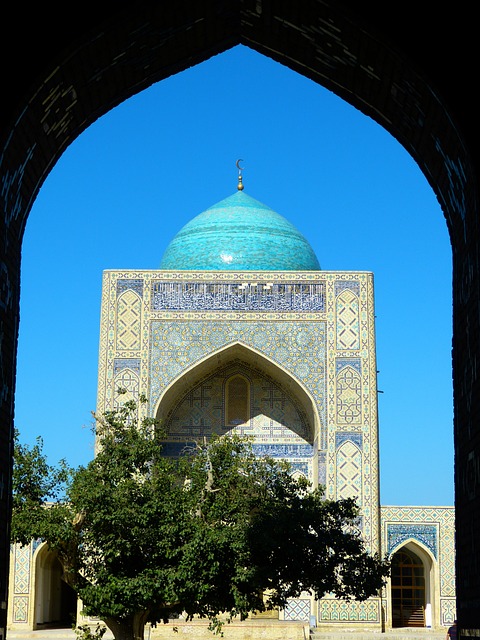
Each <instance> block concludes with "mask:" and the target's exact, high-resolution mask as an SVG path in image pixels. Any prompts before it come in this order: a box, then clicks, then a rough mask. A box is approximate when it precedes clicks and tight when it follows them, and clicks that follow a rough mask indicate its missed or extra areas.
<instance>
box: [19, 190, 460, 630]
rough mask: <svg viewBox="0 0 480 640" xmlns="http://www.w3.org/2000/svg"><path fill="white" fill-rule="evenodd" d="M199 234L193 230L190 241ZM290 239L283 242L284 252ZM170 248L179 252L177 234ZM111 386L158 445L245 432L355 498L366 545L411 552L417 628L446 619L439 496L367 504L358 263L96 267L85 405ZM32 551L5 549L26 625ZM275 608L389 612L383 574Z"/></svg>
mask: <svg viewBox="0 0 480 640" xmlns="http://www.w3.org/2000/svg"><path fill="white" fill-rule="evenodd" d="M239 198H240V199H241V198H245V196H244V195H242V196H238V197H237V198H236V200H238V199H239ZM236 200H235V201H236ZM242 201H243V200H242ZM246 202H247V207H250V208H251V207H255V217H256V219H257V220H258V215H259V212H260V214H261V215H263V214H264V213H265V212H264V210H262V209H258V208H257V207H256V205H257V204H259V203H256V201H253V200H251V199H248V200H246ZM252 202H253V203H254V204H253V205H252ZM227 213H229V212H227ZM237 213H238V212H237ZM265 215H267V216H269V215H270V213H269V212H267V214H265ZM275 215H276V214H275ZM265 220H269V218H268V219H267V218H263V221H265ZM209 224H210V226H211V223H209ZM201 231H202V233H203V232H204V229H203V227H202V229H201ZM302 242H303V240H302ZM188 246H190V245H188ZM209 246H210V243H209V240H208V238H207V239H206V241H205V242H204V243H203V247H204V250H208V247H209ZM297 247H298V245H293V244H292V245H290V248H291V249H292V251H291V257H292V263H295V260H296V258H295V256H296V254H297V253H298V248H297ZM189 251H190V249H189ZM202 255H203V254H202ZM262 255H263V254H262ZM175 256H176V258H175V259H176V260H177V261H178V262H180V263H181V262H182V260H183V258H182V253H181V245H180V248H179V247H178V246H177V248H176V253H175ZM232 256H234V254H233V253H232V255H229V256H227V257H228V258H232V260H233V257H232ZM260 257H261V258H262V256H260ZM187 258H188V260H190V255H189V254H188V255H187ZM204 259H205V260H207V258H204ZM269 259H270V258H269ZM235 384H238V385H240V387H241V389H242V392H241V394H240V395H241V396H242V398H243V399H242V402H241V404H242V403H243V404H242V406H240V407H236V406H235V407H234V405H235V402H234V401H233V400H232V399H231V398H235V397H237V396H235V394H234V393H233V391H232V390H233V388H234V385H235ZM119 389H126V390H127V398H128V399H129V398H132V399H137V398H139V397H140V395H145V396H146V397H147V398H148V404H147V405H146V406H144V407H142V408H141V409H140V410H141V411H143V412H144V413H145V414H148V415H149V416H154V417H156V418H158V419H159V420H160V422H161V423H162V425H163V426H164V427H165V429H166V434H167V435H166V438H165V443H164V445H165V449H164V450H165V453H166V455H177V454H178V452H179V450H180V449H181V448H182V447H183V446H184V445H185V443H187V442H189V441H192V440H194V439H196V438H201V437H204V436H205V437H209V436H210V435H211V434H213V433H217V434H223V433H228V432H237V433H241V434H246V435H247V434H248V435H251V436H253V438H254V446H255V448H256V450H257V452H258V454H259V455H262V454H265V453H268V454H269V455H272V456H275V457H278V458H282V459H287V460H289V462H290V463H291V465H292V470H293V473H295V474H301V475H304V476H305V477H307V478H308V479H309V480H310V481H311V482H312V484H313V486H318V485H324V487H325V493H326V497H327V498H330V499H339V498H347V497H354V498H356V500H357V503H358V505H359V507H360V513H361V515H360V518H359V523H360V527H361V529H362V533H363V536H364V539H365V541H366V543H367V546H368V548H369V550H370V551H372V552H378V553H380V554H381V555H385V554H388V555H389V556H393V554H396V553H397V552H400V551H401V550H406V551H408V552H409V553H412V554H414V557H415V558H416V559H417V560H418V562H419V563H420V564H421V567H422V572H423V574H424V576H425V604H426V606H425V607H424V609H425V610H424V617H423V618H422V624H423V626H427V627H433V628H440V627H441V626H444V625H447V624H449V623H450V622H452V621H453V619H454V617H455V573H454V557H455V549H454V535H453V533H454V510H453V507H380V505H379V476H378V459H379V453H378V416H377V366H376V353H375V313H374V278H373V274H372V273H369V272H338V271H336V272H329V271H321V270H320V269H319V268H317V267H316V266H315V268H312V269H310V270H288V271H286V270H282V271H280V270H272V269H271V268H268V267H267V268H265V269H258V270H254V269H249V270H238V269H234V268H230V269H226V270H216V269H198V270H192V269H189V270H186V269H182V268H179V269H178V270H172V269H158V270H147V271H131V270H130V271H120V270H115V271H113V270H107V271H105V272H104V274H103V288H102V301H101V322H100V348H99V370H98V398H97V411H98V412H100V413H101V412H104V411H108V410H112V409H114V408H115V407H116V406H117V403H118V402H119V395H118V390H119ZM121 401H122V402H124V401H125V395H124V394H122V398H121ZM232 407H234V408H235V410H236V411H237V414H234V412H233V409H232ZM239 416H240V417H239ZM34 551H35V549H34V545H32V547H31V549H18V548H14V549H13V550H12V575H11V579H10V584H11V585H12V588H11V594H12V596H11V599H10V605H9V606H10V610H9V620H10V622H11V624H21V625H26V626H29V627H33V628H35V626H36V624H37V622H38V620H36V618H35V615H36V613H35V611H37V609H38V607H37V605H34V603H33V598H34V595H33V594H35V593H36V594H37V596H36V597H37V599H38V598H39V595H38V594H39V593H40V590H39V589H38V588H36V587H35V584H36V580H37V579H38V575H40V574H39V571H41V566H40V564H39V562H38V560H37V561H35V555H34ZM279 615H280V618H281V619H283V620H305V621H309V622H310V621H311V620H312V618H314V619H315V623H316V624H317V625H318V626H319V627H322V626H323V627H324V628H331V627H336V628H340V627H341V628H343V627H348V628H362V629H371V630H377V631H378V630H382V629H385V628H390V627H391V626H392V625H393V624H394V620H395V615H396V614H395V611H394V612H393V614H392V586H391V583H390V582H389V584H388V585H387V587H386V588H385V589H384V590H383V593H381V594H379V595H378V597H372V598H370V599H369V600H368V601H366V602H344V601H340V600H337V599H335V598H333V597H325V598H323V599H322V600H320V601H315V600H314V599H312V598H311V597H310V596H308V595H306V594H305V595H304V596H303V597H302V598H298V599H296V600H292V601H291V602H289V604H288V606H287V607H286V609H285V610H284V611H282V612H280V614H279Z"/></svg>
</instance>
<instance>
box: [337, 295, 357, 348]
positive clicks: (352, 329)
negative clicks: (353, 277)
mask: <svg viewBox="0 0 480 640" xmlns="http://www.w3.org/2000/svg"><path fill="white" fill-rule="evenodd" d="M359 334H360V325H359V303H358V297H357V296H356V295H355V294H354V293H352V291H350V290H349V289H345V290H344V291H343V292H342V293H341V294H340V295H339V296H338V298H337V349H359V348H360V335H359Z"/></svg>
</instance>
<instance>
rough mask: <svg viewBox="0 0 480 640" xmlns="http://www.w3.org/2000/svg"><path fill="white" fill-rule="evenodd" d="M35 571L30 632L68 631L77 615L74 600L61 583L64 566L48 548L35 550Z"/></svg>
mask: <svg viewBox="0 0 480 640" xmlns="http://www.w3.org/2000/svg"><path fill="white" fill-rule="evenodd" d="M34 571H35V601H34V615H33V628H34V629H48V628H54V627H55V628H58V627H66V628H71V626H72V624H73V623H74V622H75V620H76V615H77V596H76V593H75V592H74V590H73V589H72V588H71V587H70V586H69V585H68V584H67V583H66V582H65V580H63V577H62V576H63V566H62V564H61V562H60V560H59V559H58V556H57V554H56V553H55V552H54V551H52V550H51V549H50V548H49V547H48V545H47V544H43V545H42V546H41V547H40V548H39V549H38V552H37V556H36V561H35V569H34Z"/></svg>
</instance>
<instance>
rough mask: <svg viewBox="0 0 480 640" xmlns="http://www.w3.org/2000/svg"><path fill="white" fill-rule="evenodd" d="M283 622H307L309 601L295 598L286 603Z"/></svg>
mask: <svg viewBox="0 0 480 640" xmlns="http://www.w3.org/2000/svg"><path fill="white" fill-rule="evenodd" d="M284 614H285V615H284V618H285V620H309V619H310V600H307V599H305V598H304V599H302V598H297V599H292V600H289V601H288V602H287V605H286V607H285V611H284Z"/></svg>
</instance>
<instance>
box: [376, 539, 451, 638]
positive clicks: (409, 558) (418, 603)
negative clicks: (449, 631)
mask: <svg viewBox="0 0 480 640" xmlns="http://www.w3.org/2000/svg"><path fill="white" fill-rule="evenodd" d="M390 560H391V562H392V568H391V573H390V579H389V583H388V600H389V607H388V610H389V612H390V616H391V620H390V621H389V622H390V624H391V626H392V627H393V628H395V627H428V628H430V627H431V626H432V620H433V619H435V608H436V606H437V604H438V599H439V593H438V592H439V585H438V584H437V582H438V578H437V574H436V571H435V567H436V562H435V558H434V557H433V555H432V553H431V551H430V550H429V549H428V548H427V547H425V545H423V544H422V543H421V542H419V541H418V540H415V539H413V538H411V539H408V540H406V541H405V542H404V543H402V544H401V545H400V546H398V547H397V548H396V549H395V550H394V551H393V552H392V553H391V555H390Z"/></svg>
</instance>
